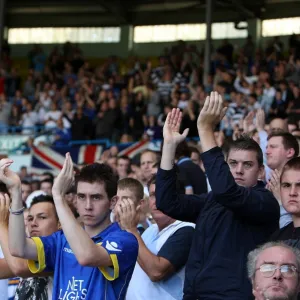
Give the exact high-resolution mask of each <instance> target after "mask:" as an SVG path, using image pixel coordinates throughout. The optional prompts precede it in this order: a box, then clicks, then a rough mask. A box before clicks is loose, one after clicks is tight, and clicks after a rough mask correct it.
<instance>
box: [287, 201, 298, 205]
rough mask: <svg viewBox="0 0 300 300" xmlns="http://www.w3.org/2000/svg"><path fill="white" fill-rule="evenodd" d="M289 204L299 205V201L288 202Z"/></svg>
mask: <svg viewBox="0 0 300 300" xmlns="http://www.w3.org/2000/svg"><path fill="white" fill-rule="evenodd" d="M288 204H298V201H296V200H290V201H289V202H288Z"/></svg>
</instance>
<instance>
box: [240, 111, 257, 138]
mask: <svg viewBox="0 0 300 300" xmlns="http://www.w3.org/2000/svg"><path fill="white" fill-rule="evenodd" d="M254 116H255V114H254V111H250V112H249V113H248V115H247V116H246V117H245V118H244V119H243V129H244V133H248V132H249V131H250V130H251V126H252V125H253V120H254Z"/></svg>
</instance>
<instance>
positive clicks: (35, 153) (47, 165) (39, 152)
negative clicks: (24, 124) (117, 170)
mask: <svg viewBox="0 0 300 300" xmlns="http://www.w3.org/2000/svg"><path fill="white" fill-rule="evenodd" d="M160 145H161V141H155V142H149V141H140V142H136V143H131V144H119V145H116V146H117V147H118V150H119V153H118V156H123V155H126V156H128V157H129V158H131V159H134V158H135V157H136V156H138V155H139V154H140V153H141V152H142V151H144V150H145V149H151V150H153V151H159V150H160ZM105 150H107V147H106V145H105V144H103V145H101V144H97V145H83V146H72V147H70V146H66V147H48V146H38V147H33V148H32V160H31V168H32V171H33V172H34V171H35V172H42V171H52V172H53V173H55V174H57V173H58V172H59V171H60V170H61V169H62V167H63V163H64V159H65V154H66V153H67V152H69V153H70V155H71V157H72V160H73V162H74V164H75V167H78V165H82V164H91V163H93V162H95V161H99V160H100V158H101V154H102V153H103V151H105Z"/></svg>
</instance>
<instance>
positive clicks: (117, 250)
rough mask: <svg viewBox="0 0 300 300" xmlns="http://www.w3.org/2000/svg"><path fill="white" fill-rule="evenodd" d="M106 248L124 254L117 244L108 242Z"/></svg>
mask: <svg viewBox="0 0 300 300" xmlns="http://www.w3.org/2000/svg"><path fill="white" fill-rule="evenodd" d="M105 248H106V249H107V250H109V251H115V252H122V250H120V249H118V244H117V243H116V242H109V241H106V246H105Z"/></svg>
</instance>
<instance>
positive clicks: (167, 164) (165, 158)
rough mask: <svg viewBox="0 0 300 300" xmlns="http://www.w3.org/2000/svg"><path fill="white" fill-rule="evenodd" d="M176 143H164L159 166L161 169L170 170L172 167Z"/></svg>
mask: <svg viewBox="0 0 300 300" xmlns="http://www.w3.org/2000/svg"><path fill="white" fill-rule="evenodd" d="M176 147H177V145H175V144H173V143H172V144H171V143H170V144H167V143H164V145H163V150H162V157H161V163H160V167H161V168H162V169H163V170H171V169H173V167H174V159H175V151H176Z"/></svg>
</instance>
